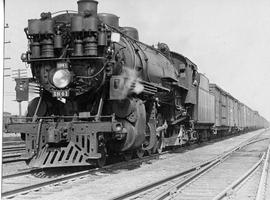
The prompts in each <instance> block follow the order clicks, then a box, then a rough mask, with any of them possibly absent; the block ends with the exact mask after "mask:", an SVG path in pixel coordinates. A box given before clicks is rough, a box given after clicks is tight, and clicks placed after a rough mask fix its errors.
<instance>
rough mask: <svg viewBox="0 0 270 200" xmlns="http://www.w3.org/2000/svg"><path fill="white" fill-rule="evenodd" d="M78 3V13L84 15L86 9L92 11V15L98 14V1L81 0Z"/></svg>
mask: <svg viewBox="0 0 270 200" xmlns="http://www.w3.org/2000/svg"><path fill="white" fill-rule="evenodd" d="M77 4H78V13H79V14H80V15H84V13H85V11H87V12H89V11H90V12H91V14H92V16H96V15H97V4H98V2H97V1H94V0H79V1H78V2H77Z"/></svg>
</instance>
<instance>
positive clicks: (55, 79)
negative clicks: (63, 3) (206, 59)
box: [7, 0, 266, 167]
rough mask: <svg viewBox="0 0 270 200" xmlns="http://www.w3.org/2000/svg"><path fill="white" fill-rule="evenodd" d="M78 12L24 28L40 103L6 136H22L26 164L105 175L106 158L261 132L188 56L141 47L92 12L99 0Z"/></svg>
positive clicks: (114, 21)
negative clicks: (98, 169)
mask: <svg viewBox="0 0 270 200" xmlns="http://www.w3.org/2000/svg"><path fill="white" fill-rule="evenodd" d="M77 3H78V11H77V12H74V11H64V12H57V13H54V14H51V13H42V14H41V18H40V19H30V20H28V27H27V28H26V29H25V34H26V36H27V38H28V41H29V49H28V51H27V52H26V53H24V54H22V60H23V61H24V62H26V63H28V64H29V65H30V67H31V70H32V75H33V77H32V78H31V79H29V80H28V81H29V82H34V83H35V84H38V85H39V87H40V90H39V97H37V98H35V99H33V100H32V101H31V102H30V103H29V105H28V108H27V115H26V117H24V118H23V119H21V120H20V123H14V122H12V121H11V123H10V124H9V125H8V127H7V129H8V130H9V131H10V132H21V133H22V134H21V135H22V138H23V139H24V140H25V142H26V150H27V151H26V152H27V153H26V154H27V155H26V157H27V158H28V164H29V165H31V166H34V167H60V166H79V165H89V164H95V165H98V166H103V165H104V164H105V162H106V158H107V157H108V156H123V157H124V158H125V159H130V158H131V156H132V155H133V154H134V155H136V156H137V157H142V156H143V155H144V153H146V152H147V153H156V152H160V151H162V150H163V149H164V148H166V147H168V146H181V145H185V144H187V143H192V142H198V141H201V140H206V139H209V138H212V137H217V136H219V135H222V134H225V133H227V132H230V133H234V132H237V131H241V130H242V131H244V130H246V129H249V130H251V129H255V128H262V127H265V125H266V121H265V120H264V119H263V118H262V117H260V116H259V115H258V113H255V112H254V111H252V110H251V109H249V108H248V107H247V106H245V105H244V104H241V103H240V102H239V101H237V100H236V99H235V98H233V97H232V96H231V95H229V94H228V93H227V92H225V91H224V90H222V89H221V88H220V87H218V86H216V85H213V84H209V80H208V78H207V77H206V76H204V75H203V74H201V73H199V72H198V68H197V66H196V64H194V63H193V62H192V61H190V60H189V59H188V58H187V57H185V56H183V55H181V54H179V53H176V52H172V51H170V49H169V47H168V46H167V45H166V44H164V43H159V44H158V45H157V47H153V46H149V45H147V44H144V43H142V42H140V41H139V33H138V31H137V29H136V28H133V27H120V26H119V17H118V16H116V15H114V14H108V13H98V12H97V4H98V2H97V1H94V0H79V1H78V2H77ZM24 83H28V82H27V81H26V80H24ZM18 88H21V87H17V89H18ZM22 88H23V87H22ZM26 91H28V90H26ZM17 92H18V94H21V95H23V92H22V91H21V90H18V91H17Z"/></svg>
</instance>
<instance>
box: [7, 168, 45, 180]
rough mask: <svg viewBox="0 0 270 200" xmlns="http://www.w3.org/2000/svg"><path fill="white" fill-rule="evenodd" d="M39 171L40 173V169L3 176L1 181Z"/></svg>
mask: <svg viewBox="0 0 270 200" xmlns="http://www.w3.org/2000/svg"><path fill="white" fill-rule="evenodd" d="M40 171H42V169H27V171H24V172H18V173H13V174H8V175H4V176H2V180H4V179H8V178H14V177H19V176H24V175H27V174H31V173H36V172H40Z"/></svg>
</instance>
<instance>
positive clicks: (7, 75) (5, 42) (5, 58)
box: [3, 24, 11, 77]
mask: <svg viewBox="0 0 270 200" xmlns="http://www.w3.org/2000/svg"><path fill="white" fill-rule="evenodd" d="M7 28H9V25H8V24H5V26H4V30H5V32H4V34H5V37H4V38H6V29H7ZM10 43H11V41H6V40H4V51H5V45H6V44H10ZM4 55H5V52H4ZM10 59H11V58H10V57H6V56H4V65H5V61H6V60H10ZM5 70H10V67H5V66H4V72H3V73H4V77H10V74H5Z"/></svg>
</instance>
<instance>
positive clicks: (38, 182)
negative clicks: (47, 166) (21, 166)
mask: <svg viewBox="0 0 270 200" xmlns="http://www.w3.org/2000/svg"><path fill="white" fill-rule="evenodd" d="M159 156H160V155H159V154H154V155H149V156H146V157H143V158H140V159H139V158H137V159H133V160H131V161H129V162H126V161H123V162H120V163H116V164H111V165H107V166H105V167H103V168H93V169H89V170H84V171H79V172H75V173H71V174H67V175H64V176H60V177H56V178H51V177H50V178H49V179H46V178H45V179H46V180H42V179H35V180H31V184H30V185H29V184H27V183H26V181H25V180H26V179H25V178H27V177H29V175H33V174H34V173H36V174H39V173H42V170H40V169H33V170H29V171H26V172H21V173H16V174H11V175H7V176H3V180H2V185H5V184H8V183H10V184H11V185H12V183H13V182H16V185H20V187H18V188H15V189H14V186H12V187H11V189H6V190H5V191H4V192H2V197H4V198H11V197H14V196H18V195H20V194H24V195H25V194H27V193H30V192H33V191H38V190H39V189H41V188H43V187H46V186H49V185H54V184H57V185H59V184H62V183H66V182H67V181H72V180H74V179H83V178H86V177H89V176H93V177H96V174H97V173H103V172H104V171H113V170H117V169H118V168H122V167H127V165H136V164H141V163H142V162H145V161H149V160H151V159H156V158H158V157H159ZM40 176H41V175H40ZM57 176H58V175H57ZM18 177H20V180H22V181H23V182H22V183H20V182H19V180H18ZM27 179H29V178H27ZM2 188H3V187H2ZM2 191H3V190H2Z"/></svg>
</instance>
